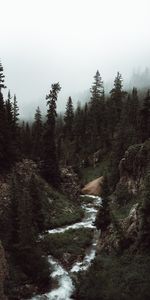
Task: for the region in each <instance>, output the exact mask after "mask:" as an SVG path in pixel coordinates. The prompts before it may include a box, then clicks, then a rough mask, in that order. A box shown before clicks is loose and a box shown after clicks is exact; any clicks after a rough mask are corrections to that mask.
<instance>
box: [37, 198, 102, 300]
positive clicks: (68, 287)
mask: <svg viewBox="0 0 150 300" xmlns="http://www.w3.org/2000/svg"><path fill="white" fill-rule="evenodd" d="M86 197H89V198H91V200H92V201H91V202H90V203H86V201H84V200H83V205H82V208H83V209H84V211H85V216H84V218H83V220H82V222H78V223H75V224H73V225H69V226H64V227H61V228H56V229H52V230H49V231H48V232H49V234H54V233H62V232H65V231H66V230H69V229H80V228H93V229H94V233H93V242H92V244H91V246H90V247H89V248H88V249H86V251H85V257H84V259H83V261H82V262H81V261H80V262H79V261H77V262H75V263H74V265H73V266H72V267H71V269H70V271H66V270H65V268H64V267H63V266H62V265H61V263H59V261H57V260H56V259H55V258H54V257H52V256H50V255H49V256H48V261H49V264H50V266H51V268H52V270H53V271H52V273H51V277H52V278H53V279H55V280H56V282H57V283H58V287H57V288H55V289H53V290H51V291H50V292H49V293H46V294H44V295H39V296H35V297H33V298H32V299H31V300H71V299H72V298H71V295H72V294H73V292H74V289H75V287H74V285H73V281H72V274H73V273H74V272H79V271H86V270H87V269H88V268H89V266H90V265H91V262H92V260H93V259H94V257H95V255H96V245H97V242H98V239H99V234H100V233H99V231H98V230H96V228H95V225H94V221H95V217H96V213H97V211H98V208H99V206H100V205H101V203H102V200H101V198H100V197H98V196H89V195H86ZM83 199H84V196H83Z"/></svg>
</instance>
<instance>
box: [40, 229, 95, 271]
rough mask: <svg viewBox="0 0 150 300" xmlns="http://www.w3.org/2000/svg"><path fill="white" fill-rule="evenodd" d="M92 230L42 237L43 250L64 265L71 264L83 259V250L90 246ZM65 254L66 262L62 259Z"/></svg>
mask: <svg viewBox="0 0 150 300" xmlns="http://www.w3.org/2000/svg"><path fill="white" fill-rule="evenodd" d="M92 239H93V230H92V229H86V228H81V229H70V230H67V231H66V232H64V233H55V234H47V235H45V237H44V240H43V241H42V243H43V249H44V252H45V253H46V254H51V255H53V256H54V257H55V258H57V259H59V260H61V261H62V263H65V264H68V265H70V264H72V263H73V262H74V261H75V260H76V259H77V258H79V257H83V256H84V254H85V249H86V248H87V247H88V246H90V245H91V243H92ZM64 253H67V260H66V259H65V257H64Z"/></svg>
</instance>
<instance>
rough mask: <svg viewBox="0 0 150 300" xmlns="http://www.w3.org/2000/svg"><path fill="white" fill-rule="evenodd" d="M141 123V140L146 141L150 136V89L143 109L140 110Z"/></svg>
mask: <svg viewBox="0 0 150 300" xmlns="http://www.w3.org/2000/svg"><path fill="white" fill-rule="evenodd" d="M140 125H141V126H140V128H141V141H142V142H144V141H145V140H146V139H148V138H150V90H148V91H147V95H146V97H145V99H144V102H143V105H142V109H141V110H140Z"/></svg>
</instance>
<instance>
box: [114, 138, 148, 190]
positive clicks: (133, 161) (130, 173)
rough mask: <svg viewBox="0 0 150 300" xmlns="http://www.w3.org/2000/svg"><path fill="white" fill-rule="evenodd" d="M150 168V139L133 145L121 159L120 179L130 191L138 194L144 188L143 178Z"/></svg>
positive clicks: (120, 182)
mask: <svg viewBox="0 0 150 300" xmlns="http://www.w3.org/2000/svg"><path fill="white" fill-rule="evenodd" d="M148 169H150V140H147V141H146V142H145V143H143V144H137V145H132V146H130V147H129V148H128V150H127V151H126V152H125V155H124V157H123V158H122V160H121V161H120V164H119V171H120V181H119V184H121V185H125V186H126V187H127V188H128V191H129V193H130V192H131V193H132V194H137V193H138V192H139V191H140V190H142V189H143V180H144V177H145V174H146V173H147V171H148Z"/></svg>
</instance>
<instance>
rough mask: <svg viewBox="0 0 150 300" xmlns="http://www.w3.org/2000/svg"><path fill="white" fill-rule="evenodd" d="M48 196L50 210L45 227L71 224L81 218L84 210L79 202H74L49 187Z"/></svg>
mask: <svg viewBox="0 0 150 300" xmlns="http://www.w3.org/2000/svg"><path fill="white" fill-rule="evenodd" d="M48 197H49V199H50V204H49V206H50V211H49V221H48V226H47V228H55V227H61V226H64V225H69V224H73V223H76V222H79V221H80V220H81V219H82V217H83V215H84V212H83V210H82V208H81V207H80V206H79V203H74V202H73V201H71V200H69V199H68V198H67V197H66V196H65V195H63V194H61V193H59V192H57V191H55V190H54V189H52V188H50V187H49V189H48Z"/></svg>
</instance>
